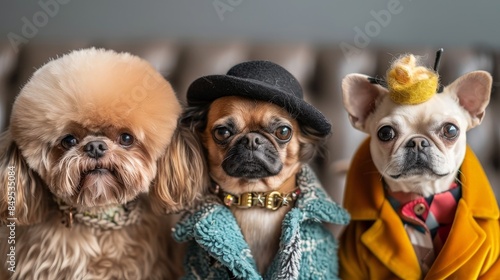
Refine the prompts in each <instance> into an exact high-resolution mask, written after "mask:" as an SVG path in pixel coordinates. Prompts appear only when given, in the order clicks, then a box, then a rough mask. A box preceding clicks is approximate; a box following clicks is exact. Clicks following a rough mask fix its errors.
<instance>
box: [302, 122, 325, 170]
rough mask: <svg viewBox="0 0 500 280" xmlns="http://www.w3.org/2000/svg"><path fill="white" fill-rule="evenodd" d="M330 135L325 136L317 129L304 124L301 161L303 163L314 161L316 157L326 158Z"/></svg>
mask: <svg viewBox="0 0 500 280" xmlns="http://www.w3.org/2000/svg"><path fill="white" fill-rule="evenodd" d="M328 136H329V135H326V136H325V135H323V134H321V133H319V132H317V131H316V130H315V129H313V128H311V127H309V126H307V125H304V124H302V125H301V126H300V135H299V143H300V155H299V159H300V161H301V162H303V163H307V162H309V161H310V160H312V159H313V158H314V157H316V155H319V156H325V154H326V140H327V139H328Z"/></svg>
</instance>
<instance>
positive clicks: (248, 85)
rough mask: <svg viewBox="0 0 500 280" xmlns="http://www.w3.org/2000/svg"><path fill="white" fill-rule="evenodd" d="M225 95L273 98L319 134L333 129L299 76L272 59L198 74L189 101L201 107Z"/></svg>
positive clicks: (188, 96) (262, 98) (272, 99)
mask: <svg viewBox="0 0 500 280" xmlns="http://www.w3.org/2000/svg"><path fill="white" fill-rule="evenodd" d="M224 96H241V97H247V98H250V99H256V100H263V101H268V102H271V103H273V104H276V105H278V106H280V107H282V108H284V109H285V110H287V111H288V113H289V114H290V115H291V116H292V117H293V118H295V119H297V121H298V122H299V123H301V124H305V125H307V126H310V127H312V128H313V129H315V130H316V131H317V132H318V133H319V134H321V135H327V134H329V133H330V129H331V125H330V123H329V122H328V120H327V119H326V118H325V116H324V115H323V114H322V113H321V112H320V111H319V110H318V109H316V108H314V107H313V106H312V105H311V104H309V103H307V102H305V101H304V96H303V93H302V87H301V86H300V84H299V82H298V81H297V80H296V79H295V77H294V76H293V75H292V74H290V72H288V71H287V70H286V69H284V68H283V67H281V66H279V65H277V64H275V63H272V62H270V61H248V62H243V63H240V64H237V65H235V66H233V67H232V68H231V69H229V71H228V72H227V74H226V75H210V76H204V77H201V78H198V79H196V80H195V81H194V82H193V83H192V84H191V85H190V86H189V88H188V91H187V102H188V105H189V106H191V107H195V106H196V107H197V106H203V105H206V104H208V103H211V102H212V101H214V100H215V99H217V98H220V97H224Z"/></svg>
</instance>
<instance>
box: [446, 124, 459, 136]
mask: <svg viewBox="0 0 500 280" xmlns="http://www.w3.org/2000/svg"><path fill="white" fill-rule="evenodd" d="M459 132H460V130H459V129H458V127H456V126H455V125H454V124H452V123H447V124H445V125H443V128H442V134H443V137H444V138H446V139H448V140H453V139H455V138H457V136H458V134H459Z"/></svg>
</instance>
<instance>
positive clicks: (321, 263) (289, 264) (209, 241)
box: [174, 166, 349, 280]
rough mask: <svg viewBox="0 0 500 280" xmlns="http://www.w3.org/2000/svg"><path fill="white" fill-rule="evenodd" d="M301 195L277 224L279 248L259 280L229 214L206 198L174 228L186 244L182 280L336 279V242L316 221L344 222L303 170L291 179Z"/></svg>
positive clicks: (341, 213) (342, 212)
mask: <svg viewBox="0 0 500 280" xmlns="http://www.w3.org/2000/svg"><path fill="white" fill-rule="evenodd" d="M297 185H298V186H299V188H300V190H301V194H300V195H299V198H298V199H297V201H296V203H295V207H294V208H293V209H291V210H290V211H289V212H288V213H287V214H286V216H285V218H284V220H283V223H282V233H281V239H280V249H279V251H278V253H277V255H276V256H275V258H274V260H273V262H272V264H271V266H270V268H269V269H268V271H267V272H266V274H265V275H264V277H262V276H261V275H260V274H259V272H258V271H257V268H256V265H255V260H254V259H253V257H252V254H251V253H250V248H249V246H248V244H247V243H246V242H245V239H244V237H243V235H242V233H241V231H240V229H239V227H238V224H237V222H236V219H235V218H234V216H233V214H232V213H231V211H230V210H229V209H228V208H227V207H226V206H224V205H222V204H220V202H218V200H216V199H213V198H208V199H207V200H206V201H205V202H204V203H203V205H202V206H201V207H199V208H197V209H196V210H195V211H194V212H192V213H189V214H188V215H186V216H185V217H184V218H183V219H182V220H181V221H180V222H179V223H178V224H177V226H176V227H175V231H174V238H175V239H176V240H177V241H179V242H188V249H187V253H186V259H185V267H184V268H185V270H186V276H185V277H184V279H230V278H231V279H234V278H236V279H273V280H274V279H337V278H338V259H337V242H336V240H335V238H334V237H333V235H332V234H331V232H330V231H329V230H328V229H327V228H326V227H325V226H324V225H323V223H322V222H327V223H334V224H342V225H344V224H347V223H348V221H349V215H348V214H347V212H346V211H345V210H344V209H343V208H341V207H340V206H339V205H337V204H336V203H334V202H333V201H332V200H331V199H330V198H329V197H328V196H327V194H326V193H325V191H324V190H323V188H322V187H321V185H320V183H319V181H318V180H317V178H316V175H315V174H314V173H313V171H312V170H311V169H310V168H309V167H308V166H304V167H303V168H302V170H301V171H300V173H299V175H298V176H297Z"/></svg>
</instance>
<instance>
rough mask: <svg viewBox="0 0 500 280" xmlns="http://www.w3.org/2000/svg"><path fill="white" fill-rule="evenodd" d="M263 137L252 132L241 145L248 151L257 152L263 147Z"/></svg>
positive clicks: (242, 140)
mask: <svg viewBox="0 0 500 280" xmlns="http://www.w3.org/2000/svg"><path fill="white" fill-rule="evenodd" d="M262 137H263V136H262V135H260V134H259V133H254V132H250V133H248V134H247V135H245V137H243V139H241V143H242V144H243V145H245V147H246V148H247V149H249V150H252V151H255V150H257V148H258V147H259V146H260V145H262Z"/></svg>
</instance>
